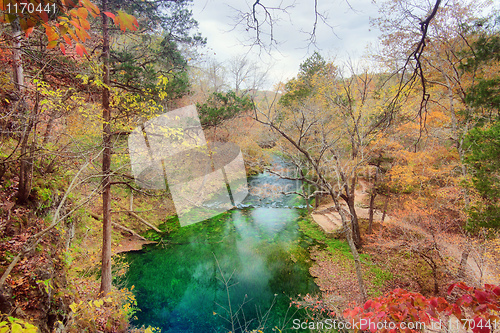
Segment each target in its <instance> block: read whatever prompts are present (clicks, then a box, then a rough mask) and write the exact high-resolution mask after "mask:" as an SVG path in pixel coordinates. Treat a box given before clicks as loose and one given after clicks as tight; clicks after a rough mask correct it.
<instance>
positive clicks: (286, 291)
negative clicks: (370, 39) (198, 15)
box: [0, 0, 500, 333]
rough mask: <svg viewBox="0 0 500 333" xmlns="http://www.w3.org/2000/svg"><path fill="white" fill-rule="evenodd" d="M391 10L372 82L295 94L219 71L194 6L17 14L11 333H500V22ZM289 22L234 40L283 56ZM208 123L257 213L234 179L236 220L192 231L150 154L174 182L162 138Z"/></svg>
mask: <svg viewBox="0 0 500 333" xmlns="http://www.w3.org/2000/svg"><path fill="white" fill-rule="evenodd" d="M320 2H321V1H320ZM317 3H318V1H314V2H311V6H315V4H316V5H317ZM376 3H377V4H378V6H379V16H378V17H377V18H374V19H372V22H371V24H372V25H373V29H379V30H380V32H381V35H380V48H373V49H370V50H368V51H367V54H366V55H365V60H366V61H363V62H354V61H352V62H346V63H341V62H339V61H336V60H334V59H330V58H328V57H327V56H326V55H325V54H326V52H324V51H323V50H316V51H313V52H310V53H309V54H308V57H307V58H306V60H305V61H303V62H302V63H301V65H300V67H299V68H298V72H297V73H296V75H295V77H293V78H292V79H290V80H287V81H285V82H278V81H277V79H276V78H269V77H268V76H269V73H270V71H269V68H264V67H263V66H262V64H260V63H259V62H258V61H254V60H253V59H250V58H249V57H246V56H244V55H242V56H240V57H235V58H234V59H232V60H231V61H228V62H220V61H217V59H216V58H215V57H210V56H209V55H207V54H208V53H210V52H208V51H206V50H207V40H206V38H205V37H204V36H203V31H200V29H198V22H197V21H196V20H195V18H194V17H193V13H192V11H191V5H192V1H191V0H175V1H173V0H142V1H119V0H94V1H91V0H79V1H77V0H2V1H1V3H0V9H1V10H2V16H0V34H1V37H0V60H1V61H0V233H1V236H0V237H1V239H0V333H3V332H6V333H7V332H33V333H35V332H42V333H45V332H57V333H62V332H115V333H124V332H131V333H133V332H135V333H139V332H151V333H152V332H205V331H206V332H251V333H254V332H255V333H257V332H293V331H297V330H299V331H309V332H391V333H392V332H475V333H476V332H480V333H487V332H500V88H499V87H500V72H499V71H500V33H499V32H500V27H499V22H500V13H499V12H498V11H497V10H496V9H495V5H496V6H497V5H498V4H495V3H494V2H491V1H487V0H484V1H483V0H481V1H474V2H473V1H468V2H465V1H458V0H450V1H441V0H435V1H430V2H422V3H421V4H417V5H415V4H414V2H413V1H410V0H396V1H393V0H387V1H382V0H381V1H376ZM276 6H278V7H275V5H274V4H272V2H271V1H269V3H268V2H267V1H250V3H249V7H248V8H249V9H248V11H247V12H244V11H241V12H240V17H239V18H236V19H235V22H237V23H236V24H240V25H243V28H244V30H246V31H247V32H248V33H249V34H252V41H253V46H254V47H257V48H259V47H260V48H262V50H263V52H266V50H267V49H266V47H273V48H279V44H278V43H277V41H276V40H275V39H274V36H273V19H275V16H274V14H273V13H274V11H282V12H286V11H287V8H288V7H286V1H284V2H282V3H281V4H279V5H276ZM281 6H284V7H281ZM497 7H498V6H497ZM310 20H311V27H312V29H313V30H312V33H311V43H312V41H313V40H314V31H315V29H316V25H317V24H318V20H320V21H321V20H326V18H325V17H323V16H322V15H321V13H319V12H315V17H311V18H310ZM266 29H269V31H268V30H266ZM264 36H266V37H269V40H270V42H266V39H265V38H264ZM266 43H268V44H266ZM311 45H313V43H312V44H311ZM306 52H307V51H306V50H304V53H306ZM266 80H275V81H273V82H274V88H273V89H272V90H269V89H267V88H265V82H266ZM193 105H194V106H196V110H197V112H198V118H199V119H198V120H197V122H195V124H194V125H192V123H191V125H192V127H191V128H190V130H192V128H194V127H196V126H198V127H199V129H200V130H202V133H204V134H203V141H204V140H205V139H206V142H207V146H204V148H203V149H208V150H209V151H210V149H211V148H210V147H212V149H213V150H214V152H212V151H210V153H207V155H206V156H208V157H207V158H208V160H209V162H208V163H209V164H208V165H207V168H208V167H210V166H211V169H213V171H214V172H215V169H218V168H219V167H218V165H219V164H220V163H219V164H217V162H216V158H215V156H218V155H217V154H216V153H215V151H216V148H217V147H219V146H217V143H220V145H224V144H233V145H232V146H231V147H238V148H239V149H240V150H238V152H237V153H240V154H241V156H242V158H243V160H244V167H243V168H244V170H245V172H246V174H245V175H244V178H245V179H247V180H248V186H249V187H248V191H249V196H248V198H247V199H245V200H246V201H244V200H243V203H241V202H240V201H238V200H236V199H235V198H233V196H235V195H236V194H235V193H236V192H235V190H234V188H232V187H231V186H230V184H229V182H228V177H227V175H226V171H227V173H228V174H229V173H230V171H232V170H229V168H226V171H224V167H222V173H221V175H223V178H224V180H225V183H223V184H224V185H223V188H224V191H226V187H227V191H228V193H229V197H230V199H231V200H230V201H231V205H230V206H231V207H230V208H227V209H224V210H223V213H220V212H218V215H217V214H215V213H213V214H212V215H211V216H212V217H211V218H209V219H205V218H201V217H200V218H199V222H197V223H195V224H193V225H187V226H184V224H183V223H182V220H181V218H180V216H181V209H180V208H179V206H178V202H177V201H176V194H175V191H176V188H175V187H174V184H173V183H169V184H167V179H166V178H168V177H166V171H165V170H166V169H168V166H169V165H166V164H165V163H166V162H164V160H162V162H161V163H160V166H159V167H157V169H158V168H159V169H158V170H159V171H158V173H157V174H154V171H155V170H154V168H153V167H150V168H149V169H141V172H142V173H141V175H140V177H142V178H141V179H145V178H144V177H149V178H148V179H153V178H155V177H156V178H158V177H160V183H161V184H160V185H161V186H160V187H154V186H149V187H148V186H145V185H144V183H142V181H141V180H139V178H140V177H139V176H138V175H137V174H136V173H134V165H133V152H132V148H131V144H130V142H131V140H132V139H131V138H132V137H133V135H134V134H137V135H138V136H139V137H140V138H143V140H145V146H146V145H147V148H148V149H149V153H150V155H147V152H144V156H150V158H151V161H153V160H154V159H153V155H152V154H151V146H150V145H153V139H152V136H151V135H149V138H150V139H148V137H147V135H146V131H145V127H146V125H145V124H152V122H153V121H154V120H155V119H160V117H162V115H164V114H166V113H167V112H170V111H173V110H178V109H181V108H185V107H189V106H193ZM183 110H184V109H183ZM197 124H198V125H197ZM190 130H187V129H186V128H174V127H171V128H168V127H167V128H163V129H162V128H160V129H159V130H158V132H156V133H157V134H155V135H157V136H159V137H161V138H163V139H165V138H166V139H168V140H171V141H172V142H174V141H179V140H180V141H182V140H187V139H186V138H188V137H189V138H191V139H192V136H191V132H190ZM148 140H149V141H148ZM186 142H187V141H184V143H183V144H185V145H187V144H186ZM176 156H177V155H176ZM186 156H188V157H189V154H188V155H186ZM148 158H149V157H148ZM161 158H163V157H161ZM165 161H166V160H165ZM210 161H211V162H210ZM174 162H175V163H174ZM174 162H172V164H171V165H175V166H176V167H175V168H178V169H179V170H180V173H183V172H184V170H185V169H184V168H188V167H193V166H192V165H191V166H184V164H186V163H187V162H185V161H184V160H182V161H180V160H179V161H174ZM200 163H201V162H200ZM210 163H211V164H210ZM216 166H217V168H216ZM199 168H200V169H201V167H199ZM179 170H177V171H179ZM148 172H149V174H148ZM200 172H201V171H200ZM205 175H206V174H205ZM188 176H189V175H183V177H184V178H186V179H187V178H188ZM202 178H203V177H202ZM157 180H158V179H156V180H154V181H157ZM205 182H206V180H205V178H203V185H206V184H205ZM283 184H285V185H283ZM186 186H187V185H186ZM210 186H212V187H210ZM213 186H214V185H213V184H212V183H210V184H209V185H208V190H207V191H208V192H209V193H208V194H207V195H212V196H215V195H214V193H213V192H214V191H215V190H214V189H213V188H214V187H213ZM204 191H205V190H204ZM191 199H192V200H193V201H195V199H194V198H191ZM190 203H191V201H190ZM197 205H200V206H201V205H202V203H193V204H192V206H191V207H195V206H197ZM211 209H212V208H211ZM226 210H227V211H226ZM219 213H220V214H219ZM195 215H196V214H195ZM285 220H286V221H285ZM242 230H243V231H242ZM243 245H245V246H248V248H244V249H243ZM232 246H234V247H232ZM162 251H163V252H162ZM233 252H234V253H236V254H235V258H233V257H230V258H229V257H225V255H227V254H228V253H233ZM154 255H156V256H164V258H163V259H161V260H160V259H158V258H155V257H154ZM238 256H239V257H238ZM238 258H239V259H238ZM139 263H141V265H143V266H144V267H145V268H143V267H142V266H141V268H139ZM181 264H183V265H184V266H183V267H178V265H181ZM246 265H250V266H246ZM252 265H253V266H252ZM146 268H147V269H149V273H147V272H146V271H142V269H146ZM159 268H161V269H162V270H163V271H164V272H163V271H162V272H160V271H159ZM231 272H232V273H231ZM161 274H166V275H161ZM169 274H170V275H169ZM141 276H148V278H149V279H150V281H151V282H149V283H147V282H144V280H141ZM257 278H258V279H263V280H257ZM153 281H156V282H153ZM262 281H263V282H262ZM309 281H310V282H309ZM238 284H239V285H241V286H242V288H247V289H244V290H243V289H241V290H240V289H235V287H234V286H235V285H238ZM259 288H260V289H262V294H258V295H261V296H250V297H249V296H248V295H251V292H253V291H255V290H257V289H259ZM200 289H203V290H202V291H200ZM252 289H255V290H252ZM260 289H259V290H260ZM211 292H213V295H214V296H213V297H212V294H210V293H211ZM264 292H267V293H268V294H265V293H264ZM200 295H201V296H200ZM207 295H208V296H207ZM211 297H212V298H211ZM259 297H262V298H263V299H265V301H264V303H259V304H261V305H259V306H262V307H263V308H264V309H263V308H258V309H257V310H255V308H257V307H258V306H257V305H254V303H251V302H253V300H251V298H256V299H257V298H259ZM188 298H189V299H190V300H194V301H193V302H194V303H186V302H187V299H188ZM202 299H203V301H201V300H202ZM266 302H267V303H266ZM237 303H241V304H239V305H237ZM186 304H187V305H186ZM190 304H195V305H196V306H195V305H190ZM246 304H250V306H248V307H245V306H246ZM250 307H253V309H250V310H249V308H250ZM195 308H196V309H195ZM190 310H192V311H193V313H189V311H190ZM195 312H196V313H195ZM205 312H206V313H205ZM253 316H254V317H255V318H252V317H253ZM176 318H177V319H176ZM178 318H183V319H182V320H184V322H182V323H181V321H182V320H181V319H178ZM206 318H210V319H209V320H208V319H206ZM202 321H205V322H206V323H205V324H206V326H203V328H202V326H200V325H201V324H200V322H202ZM205 324H204V325H205ZM209 324H210V325H212V326H210V325H209Z"/></svg>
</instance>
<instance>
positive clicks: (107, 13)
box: [103, 12, 115, 20]
mask: <svg viewBox="0 0 500 333" xmlns="http://www.w3.org/2000/svg"><path fill="white" fill-rule="evenodd" d="M103 13H104V15H106V16H107V17H109V18H111V19H113V20H114V19H115V14H113V13H110V12H103Z"/></svg>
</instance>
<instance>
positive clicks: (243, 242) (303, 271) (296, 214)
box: [126, 208, 317, 333]
mask: <svg viewBox="0 0 500 333" xmlns="http://www.w3.org/2000/svg"><path fill="white" fill-rule="evenodd" d="M302 213H303V212H302V211H301V210H299V209H284V208H245V209H239V210H232V211H229V212H226V213H224V214H222V215H221V216H218V217H217V218H213V219H210V220H207V221H205V222H201V223H197V224H194V225H191V226H187V227H183V228H179V229H178V230H176V231H174V232H172V233H170V234H169V236H168V237H166V238H165V239H164V243H165V248H162V247H159V246H150V247H147V248H146V249H144V250H142V251H138V252H132V253H129V254H127V259H128V261H129V263H130V269H129V271H128V273H127V276H126V279H127V284H128V286H129V287H131V286H132V285H133V286H134V291H135V294H136V297H137V301H138V307H139V308H140V309H141V311H140V312H139V313H138V314H137V320H135V321H134V322H133V324H135V325H137V326H141V325H143V324H144V325H146V326H147V325H152V326H156V327H160V328H161V329H162V332H196V333H198V332H228V331H230V330H231V325H230V324H229V323H228V322H227V321H225V320H224V319H223V318H221V316H222V317H224V318H229V315H228V313H227V311H226V310H224V308H225V309H228V304H229V302H228V297H227V293H226V288H225V286H224V283H223V281H222V276H221V271H222V274H223V276H224V277H225V278H226V279H228V278H229V277H231V280H230V284H231V285H232V287H230V288H229V291H230V303H231V307H232V310H233V312H235V311H236V310H238V308H239V307H240V306H241V305H242V304H243V306H242V310H241V311H239V312H238V314H237V316H236V317H237V318H238V320H239V323H240V324H244V323H246V324H248V325H249V327H248V328H249V329H252V328H255V327H257V326H258V321H259V320H263V319H265V313H266V311H267V310H268V309H270V308H271V310H270V315H269V317H268V318H267V322H266V325H265V326H266V327H267V329H266V330H265V331H266V332H267V331H271V330H272V328H273V327H275V326H278V327H280V328H281V327H283V324H284V322H285V321H289V322H288V325H287V327H288V328H290V327H291V326H292V323H291V319H292V318H294V316H295V318H296V317H297V316H300V315H301V314H300V313H295V309H294V308H289V303H290V297H292V298H295V297H296V296H297V295H298V294H305V293H315V292H317V286H316V285H315V284H314V281H313V279H312V278H311V276H310V275H309V273H308V268H309V266H308V263H307V262H306V259H307V258H308V254H307V251H306V249H307V247H308V246H309V245H310V243H309V242H310V240H308V239H306V238H305V237H303V236H302V234H301V232H300V231H299V229H298V226H297V219H299V218H301V214H302ZM217 262H218V264H217ZM219 267H220V270H219ZM214 313H215V314H214ZM237 331H238V330H237Z"/></svg>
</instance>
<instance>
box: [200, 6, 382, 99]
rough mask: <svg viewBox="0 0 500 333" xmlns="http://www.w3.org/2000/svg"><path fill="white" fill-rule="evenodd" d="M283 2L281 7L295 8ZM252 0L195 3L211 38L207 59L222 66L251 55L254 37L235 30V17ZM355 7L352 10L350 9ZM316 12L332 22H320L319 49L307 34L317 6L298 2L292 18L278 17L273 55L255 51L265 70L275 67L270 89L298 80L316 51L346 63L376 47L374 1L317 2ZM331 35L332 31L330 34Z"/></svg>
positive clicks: (289, 15)
mask: <svg viewBox="0 0 500 333" xmlns="http://www.w3.org/2000/svg"><path fill="white" fill-rule="evenodd" d="M261 2H262V3H266V4H267V5H268V6H277V5H278V4H279V3H280V2H277V1H272V0H269V1H266V2H264V1H261ZM292 2H293V1H291V0H284V1H283V5H287V4H288V3H292ZM252 3H253V1H252V0H247V1H245V0H235V1H231V2H230V3H228V2H227V1H223V0H201V1H196V0H195V2H194V5H193V7H192V10H193V16H194V18H195V19H196V20H197V21H198V22H199V26H200V32H201V34H202V35H203V36H204V37H207V46H208V48H207V52H206V53H207V54H208V55H212V56H214V57H215V58H216V59H217V60H218V61H219V62H223V61H225V60H227V59H230V58H231V57H233V56H236V55H241V54H245V53H246V52H249V48H248V47H246V46H244V45H243V44H244V42H245V41H248V39H249V38H252V37H254V35H253V32H252V31H251V30H250V31H248V32H247V31H245V29H244V27H243V26H237V27H234V22H235V21H234V19H235V17H236V14H237V12H236V11H235V9H238V10H241V11H248V10H249V8H250V7H249V6H250V4H252ZM349 4H350V5H351V7H352V9H351V8H350V7H349ZM318 5H319V7H318V9H319V11H320V12H321V13H325V15H326V16H327V17H328V21H327V22H328V24H329V25H330V26H331V27H329V26H327V25H325V24H324V23H322V22H321V21H319V22H318V26H317V30H316V46H317V48H316V47H315V46H312V45H309V43H308V41H307V38H308V34H307V33H306V32H308V31H311V29H312V28H313V23H314V20H315V16H314V10H313V6H314V2H313V0H297V1H296V2H295V7H294V8H291V9H289V10H288V13H287V14H286V13H280V15H279V21H277V24H276V26H275V27H274V28H275V31H274V32H275V36H276V39H277V40H278V41H279V42H280V44H279V45H278V46H277V47H276V49H275V50H273V51H272V52H271V57H270V56H269V55H268V54H265V52H260V55H259V51H261V50H258V49H257V48H253V49H252V50H251V51H250V52H249V56H250V57H252V58H253V59H254V60H257V61H260V62H262V63H263V64H264V67H266V65H269V64H272V69H271V71H270V79H269V86H268V87H266V88H268V89H270V88H271V87H272V85H273V84H274V83H276V82H278V81H280V80H286V79H290V78H292V77H294V76H295V75H296V74H297V72H298V69H299V65H300V63H301V62H303V61H304V60H305V59H306V58H307V57H308V56H310V55H311V54H312V53H313V52H314V51H315V50H319V52H320V53H321V54H322V55H323V56H324V57H326V58H333V57H335V58H336V59H338V60H339V61H345V60H347V59H348V58H349V57H350V58H353V59H354V60H357V59H359V58H361V56H362V55H363V54H364V52H365V49H366V46H367V44H368V43H370V42H371V43H374V44H376V43H377V36H378V31H377V30H376V29H374V28H372V27H370V22H369V20H370V17H376V16H377V15H378V11H377V7H376V5H375V4H373V2H372V1H371V0H350V1H349V3H347V1H346V0H336V1H327V0H319V1H318ZM332 29H333V31H332Z"/></svg>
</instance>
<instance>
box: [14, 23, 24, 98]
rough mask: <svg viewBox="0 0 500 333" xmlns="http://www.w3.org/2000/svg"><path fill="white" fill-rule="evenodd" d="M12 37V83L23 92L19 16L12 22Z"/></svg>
mask: <svg viewBox="0 0 500 333" xmlns="http://www.w3.org/2000/svg"><path fill="white" fill-rule="evenodd" d="M11 26H12V38H13V39H14V48H13V49H12V58H13V60H14V83H15V84H16V88H17V89H18V91H19V93H23V92H24V88H25V86H24V68H23V58H22V56H21V46H22V45H21V39H22V31H21V26H20V25H19V18H17V19H16V20H15V21H13V22H12V24H11Z"/></svg>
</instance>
